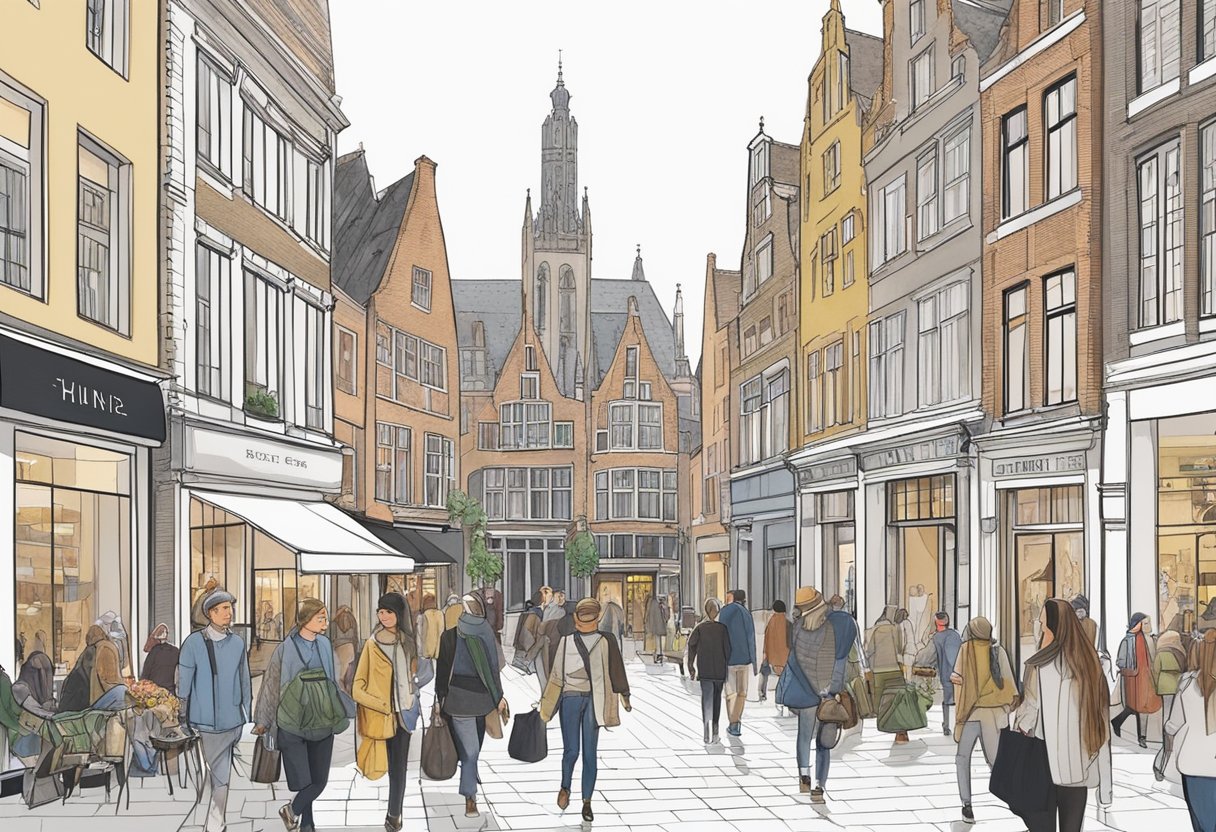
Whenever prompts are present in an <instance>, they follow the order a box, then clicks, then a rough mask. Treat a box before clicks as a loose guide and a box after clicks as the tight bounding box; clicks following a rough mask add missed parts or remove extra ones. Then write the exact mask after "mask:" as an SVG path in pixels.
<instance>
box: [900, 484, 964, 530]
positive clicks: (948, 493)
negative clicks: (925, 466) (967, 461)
mask: <svg viewBox="0 0 1216 832" xmlns="http://www.w3.org/2000/svg"><path fill="white" fill-rule="evenodd" d="M887 505H888V510H889V512H890V517H891V522H893V523H902V522H907V521H916V520H946V519H953V518H954V475H953V474H944V475H942V476H937V477H920V478H918V479H912V480H898V481H896V482H892V483H888V484H887Z"/></svg>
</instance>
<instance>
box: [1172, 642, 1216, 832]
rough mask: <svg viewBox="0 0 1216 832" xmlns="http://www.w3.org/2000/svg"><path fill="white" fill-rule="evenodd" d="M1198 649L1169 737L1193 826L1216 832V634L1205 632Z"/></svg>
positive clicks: (1182, 685) (1177, 701)
mask: <svg viewBox="0 0 1216 832" xmlns="http://www.w3.org/2000/svg"><path fill="white" fill-rule="evenodd" d="M1195 647H1196V650H1195V653H1196V657H1197V658H1198V664H1197V666H1196V669H1195V670H1192V671H1191V672H1189V673H1186V674H1184V675H1183V677H1182V681H1181V682H1179V684H1178V694H1177V696H1176V697H1175V698H1174V703H1173V707H1172V708H1171V709H1170V713H1169V714H1167V719H1166V722H1165V736H1166V741H1167V743H1168V744H1169V745H1172V753H1174V754H1177V761H1178V771H1179V773H1180V774H1182V794H1183V796H1185V797H1186V805H1187V808H1188V809H1190V812H1191V826H1192V827H1193V828H1194V830H1195V832H1216V630H1208V631H1207V632H1205V633H1204V634H1203V639H1202V640H1201V641H1199V642H1198V643H1197V644H1196V645H1195ZM1169 745H1167V747H1169Z"/></svg>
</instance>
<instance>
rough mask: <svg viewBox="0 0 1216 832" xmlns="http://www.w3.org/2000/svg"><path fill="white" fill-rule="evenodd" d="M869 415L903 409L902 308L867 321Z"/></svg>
mask: <svg viewBox="0 0 1216 832" xmlns="http://www.w3.org/2000/svg"><path fill="white" fill-rule="evenodd" d="M869 344H870V415H871V416H874V417H877V418H886V417H892V416H898V415H899V414H900V413H902V412H903V389H904V378H903V377H904V312H903V311H899V312H896V313H895V314H893V315H888V316H887V317H885V318H882V319H880V320H877V321H871V322H870V333H869Z"/></svg>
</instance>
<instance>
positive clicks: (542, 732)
mask: <svg viewBox="0 0 1216 832" xmlns="http://www.w3.org/2000/svg"><path fill="white" fill-rule="evenodd" d="M507 753H508V754H509V755H511V759H513V760H519V761H520V762H524V763H539V762H540V761H541V760H543V759H545V757H547V756H549V736H548V733H547V731H546V729H545V723H544V721H543V720H541V718H540V711H538V710H537V709H536V708H533V709H532V710H531V711H529V712H528V713H526V714H523V715H522V716H517V717H515V724H514V725H513V726H511V739H510V740H508V741H507Z"/></svg>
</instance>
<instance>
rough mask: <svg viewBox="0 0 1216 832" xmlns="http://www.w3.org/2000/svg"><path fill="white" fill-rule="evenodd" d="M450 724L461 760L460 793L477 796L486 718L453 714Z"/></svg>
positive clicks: (458, 756) (449, 719)
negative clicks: (479, 764) (479, 762)
mask: <svg viewBox="0 0 1216 832" xmlns="http://www.w3.org/2000/svg"><path fill="white" fill-rule="evenodd" d="M448 725H449V726H450V728H451V730H452V740H453V741H454V742H455V743H456V757H457V759H459V760H460V789H459V791H460V794H462V795H463V796H464V797H477V758H478V757H480V756H481V744H482V742H484V741H485V738H486V718H485V717H484V716H453V717H448ZM402 779H403V780H404V778H402Z"/></svg>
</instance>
